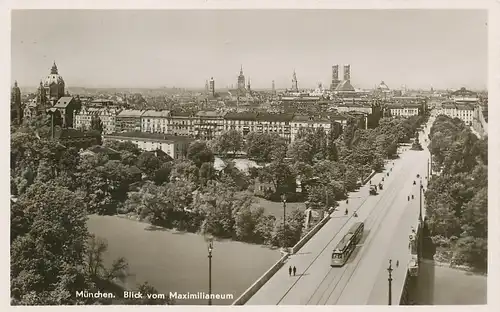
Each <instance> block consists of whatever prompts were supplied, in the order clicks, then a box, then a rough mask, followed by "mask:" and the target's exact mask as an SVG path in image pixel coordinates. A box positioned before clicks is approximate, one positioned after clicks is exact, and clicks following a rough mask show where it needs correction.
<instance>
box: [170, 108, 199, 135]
mask: <svg viewBox="0 0 500 312" xmlns="http://www.w3.org/2000/svg"><path fill="white" fill-rule="evenodd" d="M195 121H196V117H195V113H194V112H182V111H173V112H170V124H169V127H168V128H167V129H168V131H167V133H168V134H173V135H180V136H194V135H195V130H194V125H195Z"/></svg>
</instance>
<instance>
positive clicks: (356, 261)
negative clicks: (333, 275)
mask: <svg viewBox="0 0 500 312" xmlns="http://www.w3.org/2000/svg"><path fill="white" fill-rule="evenodd" d="M415 172H418V170H415V169H413V170H411V171H409V172H408V173H409V174H410V177H412V176H413V175H414V174H415ZM410 181H411V178H410ZM418 187H419V185H418V184H417V185H416V186H413V185H412V186H410V187H409V188H408V189H409V190H410V192H412V191H413V190H414V189H415V188H417V189H418ZM406 189H407V187H405V188H404V190H406ZM397 199H398V198H397V196H396V197H395V198H394V199H393V200H392V201H391V204H392V203H394V201H396V200H397ZM400 200H401V199H400ZM410 205H414V202H410V203H408V202H407V203H406V204H405V205H404V208H403V209H402V210H401V211H398V212H399V214H397V215H395V218H394V220H393V221H391V220H388V221H389V222H388V224H389V225H392V226H394V227H395V226H397V224H398V223H399V222H398V221H399V220H401V218H402V217H403V215H404V213H405V210H406V209H409V206H410ZM391 207H392V205H391V206H388V208H387V209H386V210H385V211H384V212H383V218H377V222H375V223H374V224H373V225H374V226H376V228H375V229H373V228H370V234H369V235H370V237H367V239H366V241H365V244H364V245H365V247H366V248H362V249H361V250H360V252H359V254H358V255H357V257H356V258H355V259H354V261H353V263H351V264H350V265H349V266H346V267H345V269H344V270H342V274H341V276H340V277H339V278H338V281H337V283H336V284H335V286H334V287H333V288H331V289H332V291H331V293H330V295H329V297H328V298H327V300H326V301H325V302H324V303H323V304H327V303H328V302H330V298H331V297H332V295H334V294H335V297H334V300H332V301H331V302H330V303H329V304H337V303H338V301H339V299H340V298H341V297H342V294H343V293H344V291H345V289H346V287H347V286H348V285H349V283H350V281H351V279H352V277H353V275H354V273H355V272H356V271H357V269H358V267H359V265H360V263H361V261H363V259H364V257H363V255H367V254H368V253H369V252H370V250H372V248H373V246H374V245H376V246H380V244H373V243H372V242H373V240H374V239H376V238H377V233H378V232H379V230H380V227H381V226H382V224H383V223H384V222H383V221H382V220H385V219H386V216H387V214H388V213H389V211H391ZM378 238H379V239H380V237H378ZM383 247H385V248H386V249H387V248H389V246H385V245H384V246H383ZM383 254H386V252H383ZM381 261H382V260H381ZM375 266H376V265H375ZM376 267H378V266H376ZM346 273H347V275H345V274H346ZM341 281H343V283H342V284H340V283H341ZM339 284H340V286H339ZM339 287H340V288H339ZM363 303H364V302H363ZM358 304H362V303H361V302H360V303H358Z"/></svg>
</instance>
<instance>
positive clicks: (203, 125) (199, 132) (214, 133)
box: [194, 111, 224, 140]
mask: <svg viewBox="0 0 500 312" xmlns="http://www.w3.org/2000/svg"><path fill="white" fill-rule="evenodd" d="M194 117H195V121H194V132H195V135H196V137H198V138H199V139H202V140H212V139H214V138H217V137H219V136H220V135H221V134H222V132H223V130H224V114H223V113H221V112H217V111H199V112H197V113H196V114H195V116H194Z"/></svg>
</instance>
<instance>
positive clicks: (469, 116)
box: [436, 102, 474, 126]
mask: <svg viewBox="0 0 500 312" xmlns="http://www.w3.org/2000/svg"><path fill="white" fill-rule="evenodd" d="M436 113H437V114H438V115H441V114H442V115H446V116H449V117H450V118H458V119H460V120H462V121H463V122H464V123H465V124H466V125H469V126H471V125H472V123H473V121H474V106H473V105H472V104H458V103H454V102H446V103H443V104H441V108H439V109H438V110H437V112H436Z"/></svg>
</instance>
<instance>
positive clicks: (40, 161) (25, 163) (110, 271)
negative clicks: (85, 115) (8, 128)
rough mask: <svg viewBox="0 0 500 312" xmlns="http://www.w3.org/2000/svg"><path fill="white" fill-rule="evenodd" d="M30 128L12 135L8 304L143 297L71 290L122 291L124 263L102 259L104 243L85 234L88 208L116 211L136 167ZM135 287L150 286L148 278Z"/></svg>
mask: <svg viewBox="0 0 500 312" xmlns="http://www.w3.org/2000/svg"><path fill="white" fill-rule="evenodd" d="M33 128H35V129H36V127H33ZM33 128H31V127H26V128H23V129H14V132H13V133H12V136H11V194H12V195H13V196H14V197H13V199H12V201H11V250H10V251H11V275H10V277H11V302H12V304H14V305H70V304H109V303H114V304H116V303H121V304H143V303H141V302H138V301H137V300H123V299H122V300H115V299H113V300H110V299H94V298H83V297H78V298H77V297H76V292H77V291H88V292H90V293H93V292H97V291H100V292H114V293H117V294H119V293H121V292H123V289H122V288H121V287H120V286H118V284H117V282H119V281H120V280H123V278H124V277H126V276H127V274H128V270H127V268H128V265H127V262H126V260H125V259H123V258H120V259H117V260H115V261H114V262H113V264H112V265H111V267H109V268H107V267H105V266H104V263H103V261H104V258H103V254H104V252H105V251H106V244H105V242H103V241H100V240H99V239H97V238H95V237H93V236H92V235H90V234H89V232H88V230H87V224H86V222H87V214H88V213H89V212H91V213H101V214H105V213H106V214H107V213H114V212H116V206H117V205H118V204H119V203H120V202H122V201H124V200H125V198H126V197H127V196H126V192H127V191H128V189H129V187H130V185H131V184H130V183H131V182H134V181H140V179H141V171H140V170H139V169H138V168H137V167H134V166H129V165H128V164H123V163H122V162H120V161H118V160H108V159H107V158H106V157H100V156H96V157H93V156H92V155H87V156H83V155H80V154H79V153H78V151H77V150H75V149H72V148H69V149H68V148H65V147H64V146H62V145H60V144H58V143H56V142H55V141H51V140H47V139H44V138H43V137H41V136H40V135H39V131H33ZM40 129H42V130H43V128H38V130H40ZM124 147H125V148H128V149H129V150H132V151H133V149H131V148H130V146H129V145H128V144H125V145H124ZM135 148H136V147H135ZM127 152H128V151H127ZM136 152H137V151H136ZM139 153H140V152H139ZM134 168H135V169H134ZM137 287H138V288H137V289H142V288H145V289H146V288H147V290H148V291H150V292H154V291H155V290H154V288H152V287H151V286H150V285H148V284H146V285H138V286H137ZM164 303H167V304H171V302H169V301H167V302H164ZM144 304H147V302H146V303H144Z"/></svg>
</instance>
